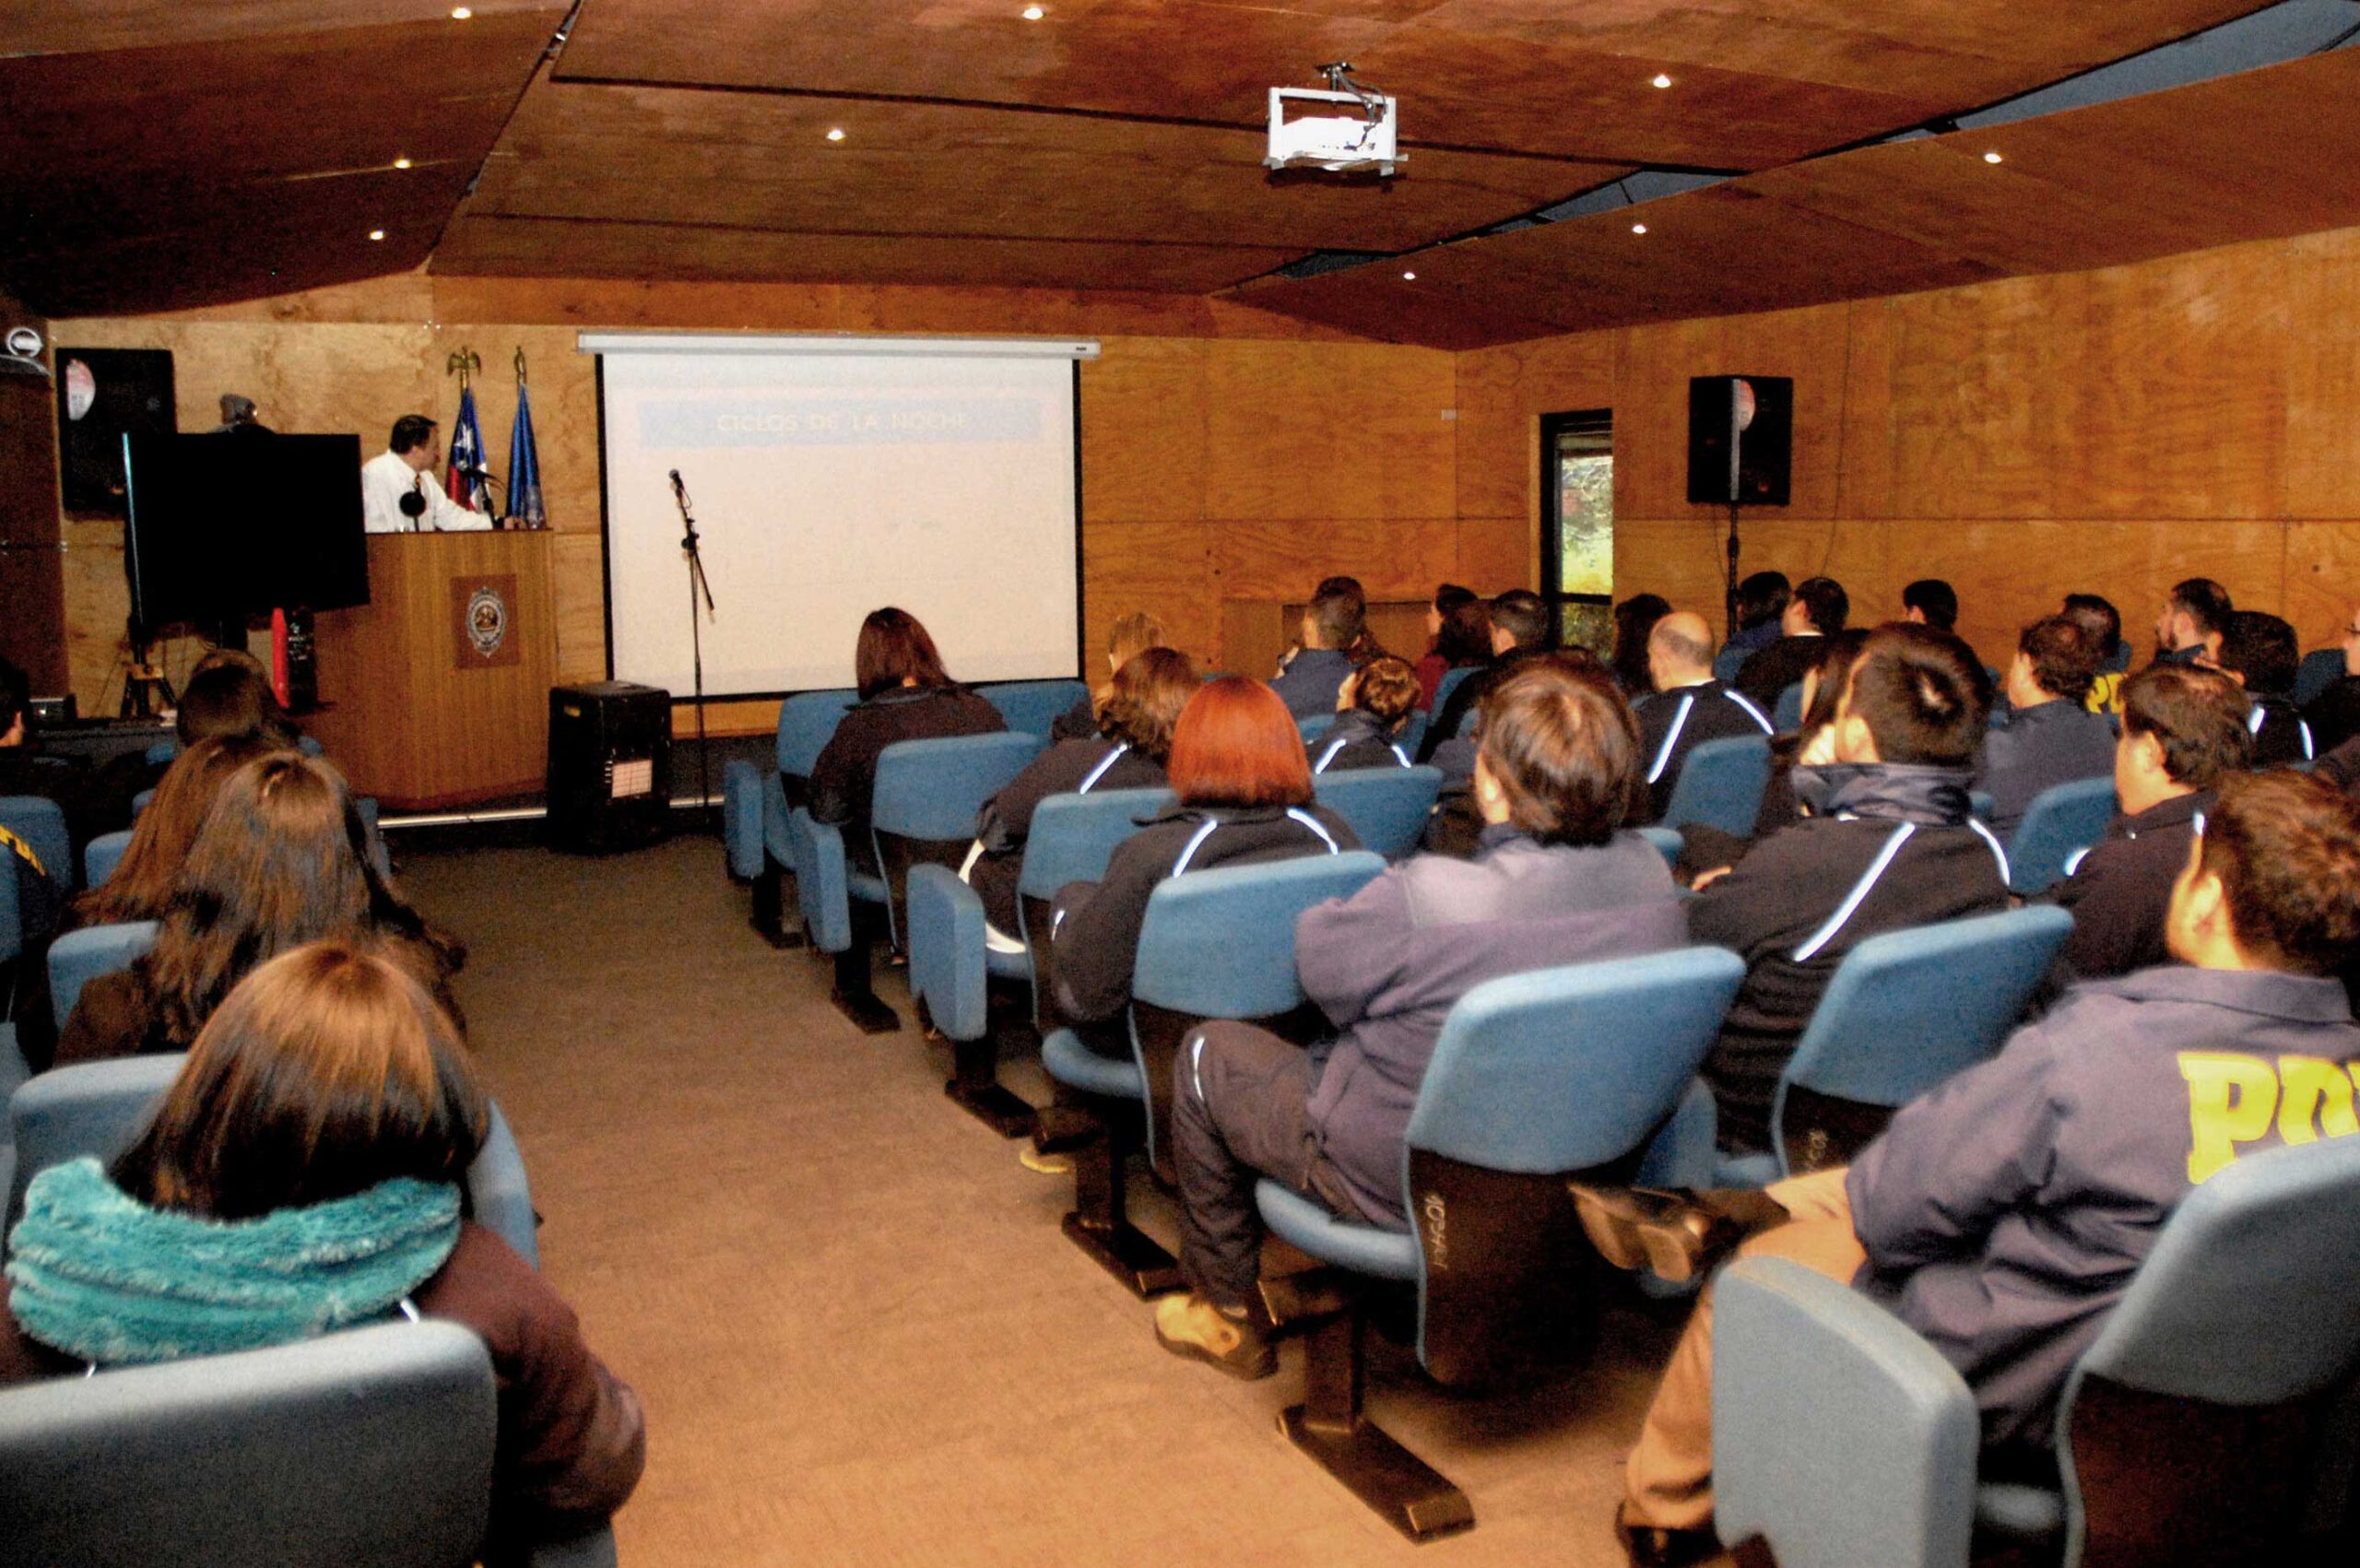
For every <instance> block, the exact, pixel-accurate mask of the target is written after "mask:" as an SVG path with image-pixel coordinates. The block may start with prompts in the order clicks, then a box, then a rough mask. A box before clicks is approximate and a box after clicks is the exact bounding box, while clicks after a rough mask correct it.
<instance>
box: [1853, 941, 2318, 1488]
mask: <svg viewBox="0 0 2360 1568" xmlns="http://www.w3.org/2000/svg"><path fill="white" fill-rule="evenodd" d="M2355 1068H2360V1026H2355V1025H2354V1022H2353V1019H2352V1009H2351V1006H2350V1004H2349V1002H2348V1001H2347V1000H2346V999H2345V996H2344V990H2343V985H2342V983H2341V982H2340V981H2336V980H2331V979H2314V978H2311V977H2308V976H2305V975H2296V974H2286V973H2272V972H2268V971H2227V970H2208V969H2190V968H2186V967H2180V966H2168V967H2165V968H2160V969H2148V970H2142V971H2140V972H2139V973H2135V974H2127V975H2124V976H2122V977H2120V978H2119V979H2115V980H2106V981H2095V982H2092V983H2090V984H2083V985H2081V986H2078V987H2076V988H2075V989H2074V990H2072V991H2071V992H2070V993H2069V994H2068V995H2067V996H2066V998H2065V1000H2064V1002H2063V1003H2061V1004H2060V1005H2059V1007H2057V1008H2055V1009H2054V1010H2052V1011H2051V1012H2050V1013H2049V1014H2048V1015H2047V1017H2046V1018H2045V1019H2043V1020H2041V1021H2040V1022H2038V1023H2035V1024H2031V1025H2028V1026H2026V1027H2025V1028H2024V1029H2021V1030H2019V1031H2017V1032H2016V1033H2015V1035H2014V1037H2013V1038H2012V1039H2011V1040H2010V1041H2009V1042H2008V1043H2007V1045H2006V1047H2005V1048H2004V1049H2003V1050H2001V1052H2000V1055H1998V1056H1996V1057H1994V1058H1992V1059H1991V1060H1990V1061H1988V1062H1986V1063H1984V1064H1983V1065H1982V1066H1980V1067H1974V1068H1971V1069H1969V1070H1968V1071H1966V1072H1964V1073H1961V1074H1960V1075H1959V1076H1958V1077H1956V1078H1954V1079H1951V1080H1950V1082H1949V1083H1947V1084H1945V1085H1944V1086H1943V1087H1941V1089H1939V1090H1936V1091H1934V1092H1933V1093H1932V1094H1929V1095H1928V1096H1927V1097H1926V1098H1925V1099H1923V1100H1920V1101H1918V1102H1917V1103H1916V1104H1914V1105H1911V1106H1910V1107H1908V1108H1907V1109H1906V1110H1905V1111H1903V1112H1902V1113H1901V1114H1899V1115H1898V1116H1895V1117H1894V1120H1893V1124H1892V1126H1890V1127H1888V1128H1887V1129H1886V1130H1885V1133H1884V1135H1883V1136H1882V1138H1878V1139H1877V1140H1876V1141H1875V1142H1874V1143H1872V1144H1870V1146H1869V1147H1868V1148H1867V1149H1864V1150H1862V1151H1861V1154H1860V1157H1859V1159H1858V1160H1857V1161H1854V1162H1853V1165H1852V1169H1851V1172H1850V1174H1849V1175H1848V1177H1847V1180H1846V1188H1847V1192H1848V1194H1849V1195H1850V1197H1851V1200H1852V1224H1853V1228H1854V1229H1855V1230H1856V1231H1858V1233H1859V1237H1860V1244H1861V1245H1862V1246H1863V1247H1864V1248H1865V1249H1866V1250H1867V1252H1868V1255H1869V1261H1868V1263H1867V1264H1866V1265H1865V1266H1864V1267H1863V1268H1862V1270H1861V1273H1860V1277H1859V1278H1858V1279H1857V1280H1856V1281H1855V1283H1856V1284H1857V1285H1858V1287H1859V1288H1860V1289H1862V1290H1864V1291H1867V1292H1868V1293H1870V1295H1872V1296H1875V1297H1877V1298H1878V1299H1879V1300H1881V1301H1882V1302H1884V1303H1886V1304H1887V1305H1889V1306H1891V1307H1892V1308H1893V1309H1894V1312H1896V1313H1897V1314H1898V1315H1900V1316H1901V1318H1902V1320H1903V1321H1904V1322H1906V1323H1907V1324H1908V1325H1909V1326H1911V1327H1912V1328H1914V1329H1916V1330H1917V1332H1918V1333H1919V1334H1921V1335H1923V1336H1924V1337H1925V1338H1926V1339H1927V1341H1928V1342H1929V1343H1930V1344H1931V1345H1932V1346H1933V1347H1934V1348H1935V1349H1936V1350H1940V1351H1941V1353H1942V1355H1943V1356H1944V1357H1945V1358H1947V1359H1948V1360H1949V1361H1950V1362H1951V1364H1952V1365H1953V1366H1955V1367H1957V1368H1958V1370H1959V1373H1961V1375H1963V1376H1964V1377H1965V1379H1966V1383H1967V1386H1969V1387H1970V1388H1972V1389H1973V1390H1974V1391H1975V1397H1976V1404H1977V1405H1978V1406H1979V1407H1980V1408H1981V1410H1982V1414H1983V1430H1984V1437H1985V1440H1986V1442H1988V1443H2002V1442H2015V1443H2024V1444H2035V1445H2038V1446H2044V1447H2045V1446H2047V1445H2048V1444H2050V1443H2051V1442H2052V1441H2053V1438H2054V1433H2053V1431H2052V1428H2053V1426H2054V1424H2055V1421H2056V1411H2057V1401H2058V1399H2059V1397H2060V1396H2061V1395H2062V1394H2063V1392H2064V1387H2065V1379H2066V1374H2067V1373H2070V1372H2071V1370H2072V1367H2073V1363H2074V1362H2075V1361H2076V1360H2078V1359H2079V1358H2080V1356H2081V1354H2082V1352H2083V1350H2087V1349H2088V1348H2089V1346H2090V1344H2091V1342H2092V1341H2094V1339H2095V1338H2097V1335H2098V1330H2099V1328H2100V1327H2101V1326H2103V1325H2104V1323H2105V1321H2106V1314H2107V1313H2108V1312H2110V1311H2111V1310H2112V1309H2113V1307H2114V1306H2115V1304H2116V1303H2118V1302H2119V1301H2121V1299H2122V1293H2123V1291H2125V1290H2126V1289H2127V1288H2128V1287H2129V1285H2130V1276H2131V1274H2132V1273H2133V1271H2135V1270H2136V1269H2137V1268H2138V1267H2139V1265H2140V1262H2141V1261H2142V1259H2144V1258H2145V1257H2146V1256H2147V1254H2148V1253H2149V1251H2150V1250H2152V1249H2153V1246H2154V1244H2155V1238H2156V1236H2157V1235H2158V1234H2159V1233H2160V1232H2161V1231H2162V1230H2163V1226H2164V1221H2165V1220H2167V1219H2169V1218H2170V1217H2171V1213H2172V1210H2173V1209H2174V1208H2177V1207H2178V1205H2179V1201H2180V1199H2181V1198H2183V1197H2186V1196H2187V1195H2188V1193H2189V1191H2190V1189H2191V1188H2193V1187H2194V1186H2196V1185H2199V1184H2201V1183H2202V1182H2204V1181H2206V1180H2209V1179H2210V1178H2211V1177H2212V1176H2213V1175H2215V1174H2217V1173H2219V1172H2221V1171H2222V1170H2223V1169H2224V1168H2225V1167H2227V1166H2228V1165H2229V1164H2230V1163H2231V1162H2232V1161H2236V1159H2237V1158H2238V1157H2240V1156H2241V1155H2246V1154H2250V1153H2252V1152H2254V1151H2255V1150H2257V1149H2270V1148H2274V1147H2276V1146H2278V1145H2279V1144H2282V1143H2284V1142H2287V1141H2290V1140H2291V1141H2296V1142H2306V1141H2309V1140H2311V1139H2313V1138H2322V1137H2326V1138H2335V1137H2342V1136H2344V1135H2346V1134H2350V1133H2352V1132H2353V1131H2354V1080H2353V1073H2354V1069H2355Z"/></svg>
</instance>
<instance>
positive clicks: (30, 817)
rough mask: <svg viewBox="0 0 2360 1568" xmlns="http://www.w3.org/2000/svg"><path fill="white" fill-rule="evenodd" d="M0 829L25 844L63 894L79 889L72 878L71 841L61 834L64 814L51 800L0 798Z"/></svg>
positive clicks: (16, 797)
mask: <svg viewBox="0 0 2360 1568" xmlns="http://www.w3.org/2000/svg"><path fill="white" fill-rule="evenodd" d="M0 828H6V829H7V830H8V831H10V832H12V833H14V834H16V835H17V836H18V838H20V839H22V840H24V841H25V847H26V848H28V849H29V850H31V851H32V852H33V855H34V857H35V858H36V859H38V860H39V861H40V862H41V869H42V870H43V871H45V872H47V873H48V874H49V879H50V880H51V881H53V882H54V883H56V884H57V885H58V887H59V888H60V889H61V890H64V891H65V892H69V893H70V892H72V891H74V890H75V889H77V888H78V887H79V886H81V882H80V880H79V878H77V876H76V870H77V867H75V864H74V840H73V838H72V837H71V836H70V835H69V834H68V833H67V832H66V831H65V811H64V810H63V809H61V808H59V806H58V804H57V802H55V801H54V800H51V799H49V798H48V797H46V796H39V795H0Z"/></svg>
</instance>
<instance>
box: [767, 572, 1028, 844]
mask: <svg viewBox="0 0 2360 1568" xmlns="http://www.w3.org/2000/svg"><path fill="white" fill-rule="evenodd" d="M853 684H854V687H855V690H856V691H857V692H858V694H859V697H860V701H857V702H855V703H854V704H853V705H852V706H851V707H849V708H847V709H845V710H844V717H843V718H842V719H840V720H838V721H837V723H836V733H835V734H833V735H832V736H830V737H828V744H827V745H825V746H823V747H821V748H820V755H819V758H818V759H817V760H815V761H814V762H813V763H812V764H811V819H812V820H813V821H815V822H833V823H835V824H837V825H838V826H839V827H841V828H843V829H844V858H845V861H846V864H848V865H850V866H853V867H859V868H861V869H863V870H867V871H872V872H873V871H875V870H876V868H877V866H876V860H877V854H876V850H875V848H874V846H873V844H872V843H871V841H870V837H869V831H868V803H869V798H870V796H872V795H873V794H874V793H875V791H876V788H877V759H878V757H879V755H880V754H881V753H882V752H883V751H884V749H886V748H887V747H889V746H891V745H892V744H893V743H894V742H896V741H901V740H940V739H945V738H947V737H951V736H957V735H997V734H999V733H1000V732H1002V731H1004V730H1006V729H1007V728H1008V721H1007V720H1005V719H1003V718H1001V717H1000V713H999V710H998V709H997V708H995V707H993V706H992V705H991V703H990V702H989V701H986V700H985V699H984V698H981V697H978V696H976V695H975V694H974V693H973V691H970V690H967V689H966V688H965V687H963V686H962V685H960V684H959V683H958V682H957V681H955V680H953V679H951V678H950V676H949V675H948V674H947V673H945V672H944V670H943V667H942V655H941V654H939V653H938V652H937V651H936V650H935V646H934V639H933V638H932V637H930V636H928V635H927V634H926V628H925V627H923V626H921V625H919V624H918V619H917V617H915V616H914V615H912V614H911V613H910V612H909V611H907V610H904V609H896V608H894V607H891V606H890V605H889V606H887V607H885V608H883V609H880V610H871V611H869V612H868V618H867V619H865V620H863V621H862V622H861V623H860V640H859V642H857V643H855V644H854V645H853Z"/></svg>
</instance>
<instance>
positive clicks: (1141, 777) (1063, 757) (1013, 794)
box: [966, 647, 1202, 952]
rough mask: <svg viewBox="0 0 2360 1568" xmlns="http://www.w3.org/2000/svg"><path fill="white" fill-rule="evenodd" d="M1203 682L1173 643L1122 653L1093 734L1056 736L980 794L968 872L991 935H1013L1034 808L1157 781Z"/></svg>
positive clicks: (1015, 945) (1014, 946) (1005, 939)
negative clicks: (995, 788)
mask: <svg viewBox="0 0 2360 1568" xmlns="http://www.w3.org/2000/svg"><path fill="white" fill-rule="evenodd" d="M1201 684H1202V679H1201V678H1200V677H1199V676H1198V673H1197V662H1196V661H1195V660H1194V659H1192V658H1190V657H1189V656H1188V655H1187V654H1184V653H1181V652H1180V651H1179V650H1178V649H1176V648H1163V647H1150V648H1146V649H1143V650H1142V651H1140V652H1139V653H1138V654H1134V655H1133V656H1132V657H1131V658H1130V659H1129V660H1127V662H1126V663H1125V664H1124V665H1123V667H1122V668H1120V669H1118V670H1116V671H1115V678H1114V680H1113V681H1111V682H1110V683H1108V685H1107V687H1106V690H1104V692H1103V693H1102V694H1101V696H1100V698H1099V703H1098V736H1097V737H1096V738H1094V739H1091V740H1060V741H1058V742H1057V743H1056V745H1055V746H1052V747H1050V748H1049V749H1047V750H1046V751H1044V752H1042V753H1041V755H1039V756H1038V757H1035V758H1033V759H1032V761H1031V762H1029V763H1028V764H1026V766H1025V769H1024V771H1023V772H1021V773H1019V774H1017V775H1016V777H1014V778H1012V779H1010V780H1009V782H1008V784H1006V785H1005V786H1004V787H1003V788H1002V789H1001V790H1000V792H999V793H998V794H997V795H995V796H992V797H991V798H990V799H989V800H986V801H985V802H984V809H983V813H982V815H981V817H980V818H979V819H978V820H977V821H976V824H975V847H974V849H973V851H971V852H970V853H969V854H968V856H967V867H966V876H967V882H968V885H969V886H971V887H973V889H974V890H975V896H976V897H977V898H979V899H981V900H982V901H983V904H984V917H985V920H986V921H988V922H989V923H990V928H991V929H990V935H991V936H993V937H996V938H997V939H998V941H999V942H1000V943H1001V944H1002V945H1003V946H1004V947H1006V949H1007V950H1009V951H1010V952H1018V951H1021V950H1022V948H1023V944H1022V943H1021V942H1020V941H1018V940H1017V938H1016V936H1015V932H1016V929H1017V925H1018V922H1017V915H1016V880H1017V876H1018V873H1020V872H1021V870H1022V869H1023V867H1024V841H1025V840H1026V839H1027V838H1028V837H1030V836H1031V834H1032V813H1033V812H1035V811H1037V810H1038V809H1040V806H1041V802H1043V801H1044V800H1046V799H1047V798H1049V796H1053V795H1088V794H1089V793H1090V792H1091V790H1093V789H1155V788H1158V787H1160V786H1161V785H1162V784H1163V782H1164V778H1163V770H1164V764H1165V763H1166V762H1167V761H1169V760H1170V759H1171V756H1172V726H1173V725H1175V724H1177V723H1179V721H1180V712H1181V710H1182V709H1184V708H1186V706H1187V705H1188V699H1190V698H1191V697H1194V696H1195V695H1196V694H1197V689H1198V686H1200V685H1201Z"/></svg>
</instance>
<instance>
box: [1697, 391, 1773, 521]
mask: <svg viewBox="0 0 2360 1568" xmlns="http://www.w3.org/2000/svg"><path fill="white" fill-rule="evenodd" d="M1794 434H1795V383H1794V378H1793V377H1791V376H1691V377H1689V378H1688V501H1689V504H1690V505H1692V506H1784V505H1786V504H1787V491H1788V477H1789V469H1790V466H1791V463H1792V457H1793V452H1792V448H1793V445H1794Z"/></svg>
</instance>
